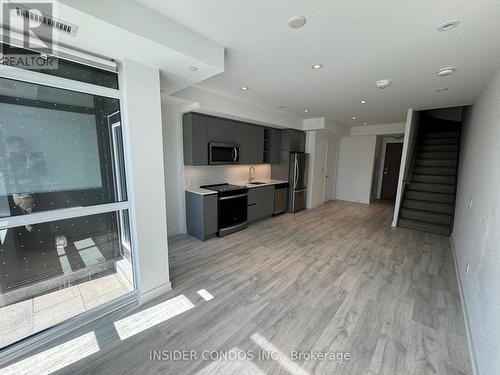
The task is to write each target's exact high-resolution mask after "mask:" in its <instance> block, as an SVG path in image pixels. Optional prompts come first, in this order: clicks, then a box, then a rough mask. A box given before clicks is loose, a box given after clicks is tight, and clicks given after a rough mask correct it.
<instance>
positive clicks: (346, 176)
mask: <svg viewBox="0 0 500 375" xmlns="http://www.w3.org/2000/svg"><path fill="white" fill-rule="evenodd" d="M376 142H377V137H376V136H356V137H341V138H340V148H339V162H338V168H337V184H336V199H340V200H346V201H352V202H362V203H370V192H371V184H372V175H373V173H372V172H373V163H374V159H375V146H376Z"/></svg>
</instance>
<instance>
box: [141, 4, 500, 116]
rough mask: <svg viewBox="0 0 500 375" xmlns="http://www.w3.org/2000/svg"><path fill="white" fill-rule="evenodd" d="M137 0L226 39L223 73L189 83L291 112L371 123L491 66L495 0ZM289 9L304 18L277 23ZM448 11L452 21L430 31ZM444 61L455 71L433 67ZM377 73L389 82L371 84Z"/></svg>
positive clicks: (475, 87)
mask: <svg viewBox="0 0 500 375" xmlns="http://www.w3.org/2000/svg"><path fill="white" fill-rule="evenodd" d="M138 1H140V2H141V3H143V4H145V5H147V6H149V7H151V8H153V9H155V10H157V11H159V12H161V13H162V14H163V15H165V16H167V17H169V18H171V19H173V20H174V21H176V22H178V23H180V24H182V25H184V26H186V27H188V28H190V29H192V30H193V31H196V32H198V33H200V34H202V35H203V36H205V37H207V38H209V39H211V40H213V41H215V42H217V43H219V44H221V45H223V46H225V47H226V67H225V71H224V73H222V74H219V75H217V76H215V77H213V78H210V79H208V80H206V81H203V82H201V83H200V84H198V85H197V86H199V87H201V88H203V89H205V90H209V91H213V92H216V93H221V94H224V95H226V96H233V97H237V98H240V99H241V100H244V101H247V102H251V103H255V104H259V105H265V106H269V107H274V108H276V107H277V106H278V105H281V104H284V105H286V106H287V107H286V109H282V110H286V111H290V112H293V113H294V114H296V115H300V116H301V117H318V116H326V117H328V118H330V119H332V120H334V121H337V122H339V123H343V124H349V125H361V124H362V123H363V122H367V123H369V124H376V123H386V122H397V121H402V120H404V119H405V117H406V110H407V108H409V107H413V108H416V109H424V108H436V107H444V106H455V105H463V104H470V103H472V102H473V101H474V100H475V99H476V98H477V96H478V94H479V93H480V91H481V89H482V88H483V87H484V85H485V84H486V82H487V81H488V79H489V78H490V77H491V76H492V75H493V73H494V71H495V70H496V69H497V68H498V67H499V66H500V2H499V1H498V0H480V1H472V0H418V1H404V0H403V1H402V0H378V1H341V0H294V1H290V0H254V1H243V0H209V1H207V0H182V1H178V0H138ZM294 15H304V16H305V17H306V18H307V20H308V22H307V24H306V25H305V26H304V27H303V28H302V29H297V30H293V29H290V28H289V27H288V26H287V20H288V18H290V17H291V16H294ZM450 19H459V20H460V22H461V23H460V25H459V27H458V28H456V29H453V30H450V31H446V32H438V31H436V27H437V26H438V25H439V24H441V23H442V22H444V21H447V20H450ZM315 63H322V64H324V67H323V69H321V70H318V71H314V70H312V69H311V65H312V64H315ZM446 66H455V67H456V68H457V72H456V73H455V74H453V75H452V76H448V77H444V78H443V77H437V76H436V74H435V72H436V70H438V69H439V68H443V67H446ZM384 78H390V79H392V80H393V84H392V86H391V87H389V88H387V89H385V90H380V89H377V88H376V87H375V86H374V82H375V81H377V80H380V79H384ZM241 86H248V87H249V88H250V90H248V91H242V90H240V87H241ZM443 87H446V88H448V89H449V90H448V91H445V92H441V93H437V92H436V90H437V89H440V88H443ZM362 99H366V100H367V101H368V102H367V103H366V104H360V101H361V100H362ZM304 108H308V109H309V113H307V114H305V113H304V112H303V110H304ZM353 115H355V116H356V117H357V119H356V120H352V116H353Z"/></svg>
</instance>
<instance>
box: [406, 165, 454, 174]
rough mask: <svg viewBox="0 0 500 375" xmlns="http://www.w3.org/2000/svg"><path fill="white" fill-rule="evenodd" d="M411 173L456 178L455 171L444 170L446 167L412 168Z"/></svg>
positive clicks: (452, 169) (450, 169)
mask: <svg viewBox="0 0 500 375" xmlns="http://www.w3.org/2000/svg"><path fill="white" fill-rule="evenodd" d="M413 173H414V174H426V175H433V176H456V174H457V169H456V168H446V167H437V168H427V167H415V168H413Z"/></svg>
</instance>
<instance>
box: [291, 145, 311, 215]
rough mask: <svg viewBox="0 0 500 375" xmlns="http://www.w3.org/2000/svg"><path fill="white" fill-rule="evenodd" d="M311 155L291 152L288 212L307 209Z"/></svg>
mask: <svg viewBox="0 0 500 375" xmlns="http://www.w3.org/2000/svg"><path fill="white" fill-rule="evenodd" d="M308 159H309V155H308V154H306V153H304V152H291V153H290V164H289V172H288V181H289V184H290V189H289V198H288V211H290V212H297V211H300V210H303V209H304V208H306V197H307V162H308Z"/></svg>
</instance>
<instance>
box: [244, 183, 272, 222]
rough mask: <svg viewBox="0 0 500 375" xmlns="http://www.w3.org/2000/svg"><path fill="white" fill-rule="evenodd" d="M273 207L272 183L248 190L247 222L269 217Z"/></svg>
mask: <svg viewBox="0 0 500 375" xmlns="http://www.w3.org/2000/svg"><path fill="white" fill-rule="evenodd" d="M273 208H274V185H273V186H261V187H253V188H251V189H249V190H248V222H254V221H258V220H262V219H265V218H267V217H271V216H272V215H273Z"/></svg>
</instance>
